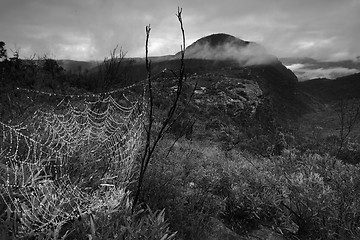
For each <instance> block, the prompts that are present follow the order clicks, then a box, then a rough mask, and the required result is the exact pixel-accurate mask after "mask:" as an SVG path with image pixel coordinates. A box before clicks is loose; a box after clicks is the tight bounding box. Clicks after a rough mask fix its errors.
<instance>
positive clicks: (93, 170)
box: [0, 9, 360, 240]
mask: <svg viewBox="0 0 360 240" xmlns="http://www.w3.org/2000/svg"><path fill="white" fill-rule="evenodd" d="M181 14H182V11H181V9H179V10H178V13H177V17H178V20H179V23H180V28H181V31H182V36H183V39H182V45H181V47H182V49H181V52H180V55H181V57H180V59H178V60H171V61H167V62H165V63H161V62H154V63H152V62H151V58H149V57H148V40H149V37H150V29H151V28H150V26H147V27H146V43H145V47H146V48H145V49H146V58H145V61H144V65H145V66H143V69H144V70H142V71H141V72H140V71H135V72H132V71H134V69H135V70H136V69H138V68H137V67H136V64H137V63H134V62H131V61H127V60H125V58H124V57H125V53H124V52H123V50H122V49H121V48H120V49H118V48H115V49H114V50H113V51H112V52H111V56H110V58H106V59H105V60H104V62H103V63H102V64H101V65H99V66H98V67H97V68H95V69H93V70H88V71H85V70H82V69H79V71H78V72H74V71H72V72H67V71H65V70H64V69H63V68H62V67H61V66H60V65H59V64H58V62H57V61H55V60H53V59H49V58H47V57H44V58H35V57H33V58H32V59H20V58H19V53H15V54H14V56H13V57H8V54H7V51H6V48H5V43H3V42H0V78H1V83H0V86H1V88H0V99H1V101H0V117H1V118H0V128H1V131H0V172H1V174H0V196H1V197H0V236H4V237H3V238H4V239H161V240H170V239H238V238H240V237H243V238H244V239H254V238H258V239H259V238H260V239H267V237H269V236H270V235H272V236H273V237H275V238H276V239H358V238H359V237H360V221H359V219H360V169H359V160H360V144H359V142H358V140H359V136H360V135H359V125H360V108H359V106H360V104H359V100H358V99H356V98H355V97H354V96H352V97H351V98H349V99H344V98H342V99H336V101H332V102H331V103H329V102H326V101H325V100H324V101H325V104H326V105H325V104H324V105H322V107H323V109H325V110H326V111H315V112H311V113H308V114H305V115H302V116H301V117H299V115H300V114H303V113H304V112H305V111H304V109H305V108H306V109H307V111H308V109H311V107H312V106H310V107H309V106H306V104H309V103H308V102H306V103H304V102H301V100H300V99H299V98H297V94H298V93H299V89H298V88H297V85H296V84H295V82H294V79H293V77H292V75H291V74H289V73H288V72H286V74H285V75H284V74H282V72H281V71H282V70H281V66H277V67H274V66H255V67H251V66H247V67H244V66H235V65H234V63H233V62H229V61H223V62H214V61H210V60H206V61H196V60H194V59H188V60H185V58H184V56H185V54H186V52H185V49H186V48H185V33H184V28H183V23H182V16H181ZM204 63H207V64H209V66H210V67H209V66H205V67H204V66H202V65H203V64H204ZM187 64H192V65H190V66H189V67H188V65H187ZM165 66H166V69H165V68H162V67H165ZM198 67H199V68H198ZM209 68H211V69H209ZM198 69H201V71H199V72H198V71H197V70H198ZM279 69H280V70H279ZM279 71H280V72H279ZM286 75H287V76H288V77H289V79H288V78H287V77H286ZM139 76H141V78H139ZM141 79H144V80H141ZM284 89H287V90H288V91H286V92H283V90H284ZM302 90H304V88H303V89H302ZM338 100H340V101H338ZM321 104H323V103H321ZM299 108H303V109H300V110H299ZM320 120H321V121H320ZM264 231H265V232H266V231H267V232H268V233H269V232H270V233H269V234H268V235H267V236H263V235H261V234H260V233H259V232H264Z"/></svg>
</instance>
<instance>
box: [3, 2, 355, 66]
mask: <svg viewBox="0 0 360 240" xmlns="http://www.w3.org/2000/svg"><path fill="white" fill-rule="evenodd" d="M177 6H181V7H183V18H184V25H185V30H186V36H187V43H188V44H191V43H192V42H194V41H195V40H197V39H198V38H201V37H203V36H205V35H208V34H212V33H218V32H225V33H228V34H231V35H234V36H236V37H240V38H242V39H244V40H250V41H256V42H258V43H260V44H262V45H263V46H265V48H266V49H267V50H268V51H269V52H270V53H272V54H274V55H277V56H279V57H284V56H299V57H304V56H308V57H313V58H319V59H323V60H330V59H332V60H334V59H346V58H355V57H356V56H358V55H360V45H359V44H358V39H360V31H358V29H360V21H359V17H358V12H360V1H358V0H342V1H338V0H273V1H266V0H253V1H240V0H226V1H218V0H208V1H206V2H205V1H200V0H183V1H180V0H176V1H167V0H153V1H143V0H122V1H118V0H103V1H98V0H87V1H84V0H62V1H57V0H31V1H28V0H17V1H14V0H4V1H2V3H1V5H0V33H1V36H0V38H1V39H0V40H1V41H5V43H7V47H8V48H14V44H16V46H17V47H20V48H21V50H20V53H21V54H22V55H25V56H29V55H31V54H32V53H34V52H35V53H37V54H39V55H42V54H44V53H47V54H52V55H54V56H55V57H57V58H73V59H101V58H103V57H105V56H106V55H108V53H109V52H110V50H111V49H112V48H114V47H115V46H116V45H117V44H119V45H120V46H122V47H123V49H125V50H127V52H128V56H143V55H144V46H143V45H144V40H145V30H144V29H145V26H146V25H147V24H151V26H152V32H151V41H150V53H151V54H152V55H163V54H174V53H175V52H177V51H178V50H179V48H180V44H181V38H180V37H181V35H180V31H179V25H178V23H177V19H176V16H175V13H176V10H177Z"/></svg>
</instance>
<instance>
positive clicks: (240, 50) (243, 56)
mask: <svg viewBox="0 0 360 240" xmlns="http://www.w3.org/2000/svg"><path fill="white" fill-rule="evenodd" d="M185 57H186V58H188V59H190V58H192V59H207V60H236V61H238V62H239V64H240V65H242V66H251V65H263V64H271V63H274V62H277V61H278V60H277V58H276V57H274V56H272V55H269V54H268V53H267V52H266V50H265V49H264V48H263V47H261V46H260V45H258V44H256V43H248V44H246V45H244V46H239V44H238V43H233V42H229V43H224V44H221V45H217V46H212V45H210V44H209V43H204V44H195V46H194V47H191V48H189V49H187V50H186V53H185Z"/></svg>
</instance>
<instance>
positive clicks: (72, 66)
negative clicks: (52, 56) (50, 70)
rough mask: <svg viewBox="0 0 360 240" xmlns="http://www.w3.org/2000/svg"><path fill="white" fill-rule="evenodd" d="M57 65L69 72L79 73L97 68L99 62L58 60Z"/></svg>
mask: <svg viewBox="0 0 360 240" xmlns="http://www.w3.org/2000/svg"><path fill="white" fill-rule="evenodd" d="M57 63H58V64H59V65H60V66H61V67H63V68H64V69H65V70H66V71H67V72H73V73H78V72H79V71H81V72H83V71H87V70H91V69H92V68H94V67H97V66H98V64H99V62H98V61H89V62H86V61H75V60H57Z"/></svg>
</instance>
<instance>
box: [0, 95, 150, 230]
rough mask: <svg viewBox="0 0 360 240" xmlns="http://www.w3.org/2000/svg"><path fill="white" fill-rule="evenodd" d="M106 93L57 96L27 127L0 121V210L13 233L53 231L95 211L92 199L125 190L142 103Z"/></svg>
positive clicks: (139, 130)
mask: <svg viewBox="0 0 360 240" xmlns="http://www.w3.org/2000/svg"><path fill="white" fill-rule="evenodd" d="M111 93H112V94H110V93H105V94H101V95H84V96H83V97H82V96H77V97H76V98H74V97H73V96H70V95H69V96H65V95H62V97H63V99H62V100H61V101H60V103H59V104H57V105H56V106H52V107H51V106H45V107H41V108H40V109H38V110H37V111H36V112H35V113H34V114H33V117H32V120H31V121H30V123H29V124H19V125H14V126H11V125H8V124H5V123H3V122H0V130H1V132H0V172H1V175H0V195H1V198H0V199H2V200H3V205H4V206H6V207H5V208H6V211H3V209H0V210H1V213H3V214H7V216H8V218H9V217H12V218H13V219H14V225H16V228H17V229H16V232H17V233H18V234H19V236H29V235H31V234H35V233H36V232H44V231H46V230H48V229H51V230H52V231H55V229H56V228H58V227H59V226H62V225H63V224H65V223H67V222H69V221H72V220H73V219H76V218H78V217H79V216H81V215H82V214H84V213H86V212H89V211H90V212H91V211H92V208H93V206H95V205H97V206H98V205H99V204H97V203H94V202H93V201H92V199H94V198H92V196H93V195H94V194H95V195H99V194H100V195H101V194H102V193H104V189H108V188H111V189H124V188H125V187H126V186H127V184H128V183H129V181H130V180H131V174H132V172H133V168H134V166H135V164H134V160H135V157H136V154H137V150H138V148H139V146H140V144H141V136H142V123H143V117H144V114H143V112H144V111H143V109H144V107H145V104H144V102H145V101H144V99H142V100H143V101H142V102H141V101H140V102H139V101H131V100H129V99H128V98H126V97H125V96H124V95H123V94H122V95H121V96H120V97H118V98H115V97H114V96H115V95H116V94H115V93H117V94H118V93H119V91H117V92H114V91H113V92H111ZM23 125H25V126H23ZM109 192H110V193H114V194H117V192H116V191H113V190H111V191H107V194H109ZM109 198H110V199H111V197H109ZM95 199H96V198H95ZM101 204H102V205H106V204H107V203H106V201H103V200H102V201H101ZM0 206H1V205H0ZM19 223H20V224H19Z"/></svg>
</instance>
